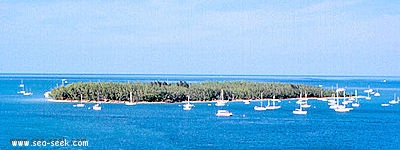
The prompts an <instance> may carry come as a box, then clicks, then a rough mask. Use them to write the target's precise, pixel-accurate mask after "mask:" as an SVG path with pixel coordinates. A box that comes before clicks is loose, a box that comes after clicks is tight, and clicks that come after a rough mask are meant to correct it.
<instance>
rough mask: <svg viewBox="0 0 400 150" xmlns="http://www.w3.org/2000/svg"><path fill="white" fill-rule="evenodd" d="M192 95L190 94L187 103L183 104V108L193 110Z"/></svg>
mask: <svg viewBox="0 0 400 150" xmlns="http://www.w3.org/2000/svg"><path fill="white" fill-rule="evenodd" d="M189 99H190V96H188V99H187V103H186V104H184V105H183V110H191V109H192V107H193V106H194V105H193V104H191V103H190V100H189Z"/></svg>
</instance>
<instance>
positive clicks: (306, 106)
mask: <svg viewBox="0 0 400 150" xmlns="http://www.w3.org/2000/svg"><path fill="white" fill-rule="evenodd" d="M304 96H305V97H307V94H305V95H304ZM296 104H299V105H301V107H302V108H310V107H311V105H310V104H308V103H307V99H306V100H304V99H303V98H302V93H300V98H299V100H297V102H296Z"/></svg>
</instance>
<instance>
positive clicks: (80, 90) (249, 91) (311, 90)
mask: <svg viewBox="0 0 400 150" xmlns="http://www.w3.org/2000/svg"><path fill="white" fill-rule="evenodd" d="M221 92H223V94H221ZM261 93H262V94H263V98H272V97H273V96H275V97H276V98H278V99H288V98H296V97H299V96H300V94H301V93H303V96H304V93H307V95H308V97H329V96H331V95H332V94H333V93H334V91H330V90H325V89H322V88H320V87H317V86H308V85H298V84H287V83H266V82H248V81H230V82H227V81H225V82H216V81H215V82H211V81H207V82H198V83H190V84H189V83H187V82H185V81H180V82H176V83H167V82H160V81H156V82H133V83H130V82H126V83H122V82H78V83H72V84H69V85H66V86H60V87H57V88H55V89H53V90H52V91H51V93H50V97H51V98H52V99H53V100H54V101H77V100H80V99H83V100H84V101H86V102H99V101H100V102H101V101H103V102H115V103H123V102H128V101H129V99H130V96H131V95H130V94H132V98H133V99H134V101H135V102H165V103H176V102H182V101H185V100H187V99H188V97H190V100H193V101H213V100H218V99H224V100H230V101H233V100H248V99H260V98H261ZM221 95H223V96H224V97H223V98H221V97H220V96H221Z"/></svg>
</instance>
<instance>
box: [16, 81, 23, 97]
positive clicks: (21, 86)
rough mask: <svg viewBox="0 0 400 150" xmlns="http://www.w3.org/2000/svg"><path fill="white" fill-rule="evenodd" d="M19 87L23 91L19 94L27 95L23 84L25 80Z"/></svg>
mask: <svg viewBox="0 0 400 150" xmlns="http://www.w3.org/2000/svg"><path fill="white" fill-rule="evenodd" d="M19 87H20V88H21V90H20V91H19V92H17V93H18V94H22V95H24V94H25V85H24V83H23V80H21V83H20V84H19Z"/></svg>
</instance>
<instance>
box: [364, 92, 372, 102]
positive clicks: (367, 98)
mask: <svg viewBox="0 0 400 150" xmlns="http://www.w3.org/2000/svg"><path fill="white" fill-rule="evenodd" d="M369 93H370V92H368V93H367V94H368V96H367V97H365V100H371V96H370V95H369Z"/></svg>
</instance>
